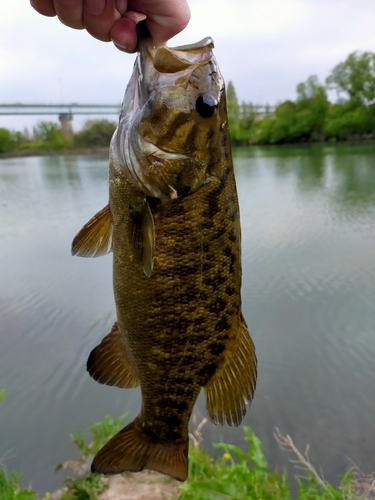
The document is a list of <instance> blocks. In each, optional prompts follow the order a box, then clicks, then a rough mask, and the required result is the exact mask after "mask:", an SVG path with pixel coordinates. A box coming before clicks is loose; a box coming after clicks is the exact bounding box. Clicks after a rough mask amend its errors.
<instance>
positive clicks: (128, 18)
mask: <svg viewBox="0 0 375 500" xmlns="http://www.w3.org/2000/svg"><path fill="white" fill-rule="evenodd" d="M30 3H31V5H32V7H34V9H35V10H36V11H38V12H39V13H40V14H43V15H44V16H50V17H54V16H56V15H57V16H58V18H59V19H60V21H61V22H62V23H63V24H65V25H67V26H69V27H70V28H75V29H86V30H87V31H88V32H89V33H90V35H92V36H94V37H95V38H98V39H99V40H102V41H103V42H109V41H111V40H112V41H113V43H114V44H115V45H116V46H117V47H118V48H119V49H121V50H124V51H125V52H135V50H136V46H137V30H136V25H137V23H138V22H139V21H141V20H142V19H146V24H147V28H148V30H149V32H150V34H151V36H152V39H153V41H154V44H155V45H156V46H158V45H161V44H163V43H165V42H167V41H168V40H169V39H170V38H172V37H173V36H174V35H177V33H179V32H180V31H182V30H183V29H184V28H185V26H186V25H187V23H188V22H189V19H190V10H189V7H188V4H187V0H30Z"/></svg>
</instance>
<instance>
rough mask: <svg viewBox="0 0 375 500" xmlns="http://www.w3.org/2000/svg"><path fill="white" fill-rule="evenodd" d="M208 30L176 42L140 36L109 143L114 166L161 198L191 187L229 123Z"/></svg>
mask: <svg viewBox="0 0 375 500" xmlns="http://www.w3.org/2000/svg"><path fill="white" fill-rule="evenodd" d="M213 47H214V45H213V41H212V39H211V38H210V37H207V38H204V39H203V40H201V41H200V42H197V43H194V44H191V45H184V46H180V47H175V48H169V47H166V46H161V47H158V48H155V47H153V45H152V40H151V39H150V38H149V37H146V38H144V39H141V42H140V44H139V52H138V56H137V59H136V62H135V65H134V70H133V74H132V76H131V79H130V82H129V84H128V87H127V90H126V92H125V98H124V103H123V107H122V111H121V114H120V120H119V125H118V128H117V130H116V132H115V134H114V137H113V139H112V143H111V155H112V157H113V158H114V160H115V166H116V167H117V168H118V169H120V170H121V171H122V172H124V173H125V174H126V176H127V178H128V179H129V180H130V182H132V183H133V184H134V185H135V186H136V187H137V188H139V189H140V190H141V191H142V192H144V193H145V194H146V195H148V196H152V197H156V198H160V199H162V200H163V201H166V200H170V199H175V198H178V197H181V196H184V195H187V194H190V193H193V192H194V191H196V190H197V189H198V188H199V187H200V186H201V185H202V184H203V183H204V181H205V177H206V173H207V166H208V165H209V163H210V156H211V152H212V148H213V147H214V145H215V144H217V141H218V136H219V134H220V131H221V130H222V129H223V127H224V126H226V123H227V114H226V104H225V93H224V80H223V78H222V76H221V73H220V70H219V67H218V65H217V62H216V59H215V57H214V55H213Z"/></svg>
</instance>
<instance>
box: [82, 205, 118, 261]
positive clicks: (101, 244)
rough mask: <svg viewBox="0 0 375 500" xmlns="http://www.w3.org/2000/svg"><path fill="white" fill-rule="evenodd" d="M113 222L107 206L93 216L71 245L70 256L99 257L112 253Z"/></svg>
mask: <svg viewBox="0 0 375 500" xmlns="http://www.w3.org/2000/svg"><path fill="white" fill-rule="evenodd" d="M112 234H113V221H112V214H111V210H110V208H109V205H107V206H106V207H104V208H103V209H102V210H100V212H98V213H97V214H95V215H94V217H92V218H91V219H90V220H89V221H88V222H87V224H85V225H84V226H83V228H82V229H81V230H80V231H79V233H78V234H77V236H76V237H75V238H74V240H73V243H72V255H78V256H79V257H100V256H102V255H106V254H107V253H109V252H111V251H112Z"/></svg>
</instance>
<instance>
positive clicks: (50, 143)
mask: <svg viewBox="0 0 375 500" xmlns="http://www.w3.org/2000/svg"><path fill="white" fill-rule="evenodd" d="M33 137H34V141H35V143H34V147H35V148H36V149H38V148H42V149H56V150H60V149H64V148H66V147H67V146H68V145H69V141H68V140H67V139H66V138H65V137H64V134H63V132H62V130H61V129H60V127H59V125H58V124H57V123H55V122H47V121H41V122H39V123H37V125H36V126H35V127H34V129H33Z"/></svg>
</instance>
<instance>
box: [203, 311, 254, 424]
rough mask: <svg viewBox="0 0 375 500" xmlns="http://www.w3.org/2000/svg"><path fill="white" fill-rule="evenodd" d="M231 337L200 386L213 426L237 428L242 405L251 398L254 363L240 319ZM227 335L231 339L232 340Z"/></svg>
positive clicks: (244, 411) (250, 341)
mask: <svg viewBox="0 0 375 500" xmlns="http://www.w3.org/2000/svg"><path fill="white" fill-rule="evenodd" d="M234 328H236V330H237V331H236V332H234V333H235V335H233V333H232V335H233V338H231V339H230V340H229V342H228V345H227V347H226V349H225V351H224V353H223V355H224V362H223V363H222V365H221V366H219V367H218V369H217V371H216V372H215V373H214V375H213V376H212V377H211V378H210V379H209V381H208V383H207V384H206V385H205V386H204V391H205V395H206V407H207V412H208V416H209V418H210V420H211V421H212V422H214V423H215V424H217V423H219V424H224V423H225V422H227V423H228V424H229V425H236V426H237V425H239V424H240V423H241V421H242V419H243V417H244V416H245V413H246V403H250V402H251V400H252V399H253V396H254V391H255V384H256V376H257V360H256V355H255V347H254V344H253V341H252V340H251V337H250V335H249V332H248V330H247V326H246V323H245V320H244V319H243V317H242V315H241V316H240V317H239V318H238V320H237V321H236V324H235V325H234ZM232 335H231V337H232Z"/></svg>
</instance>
